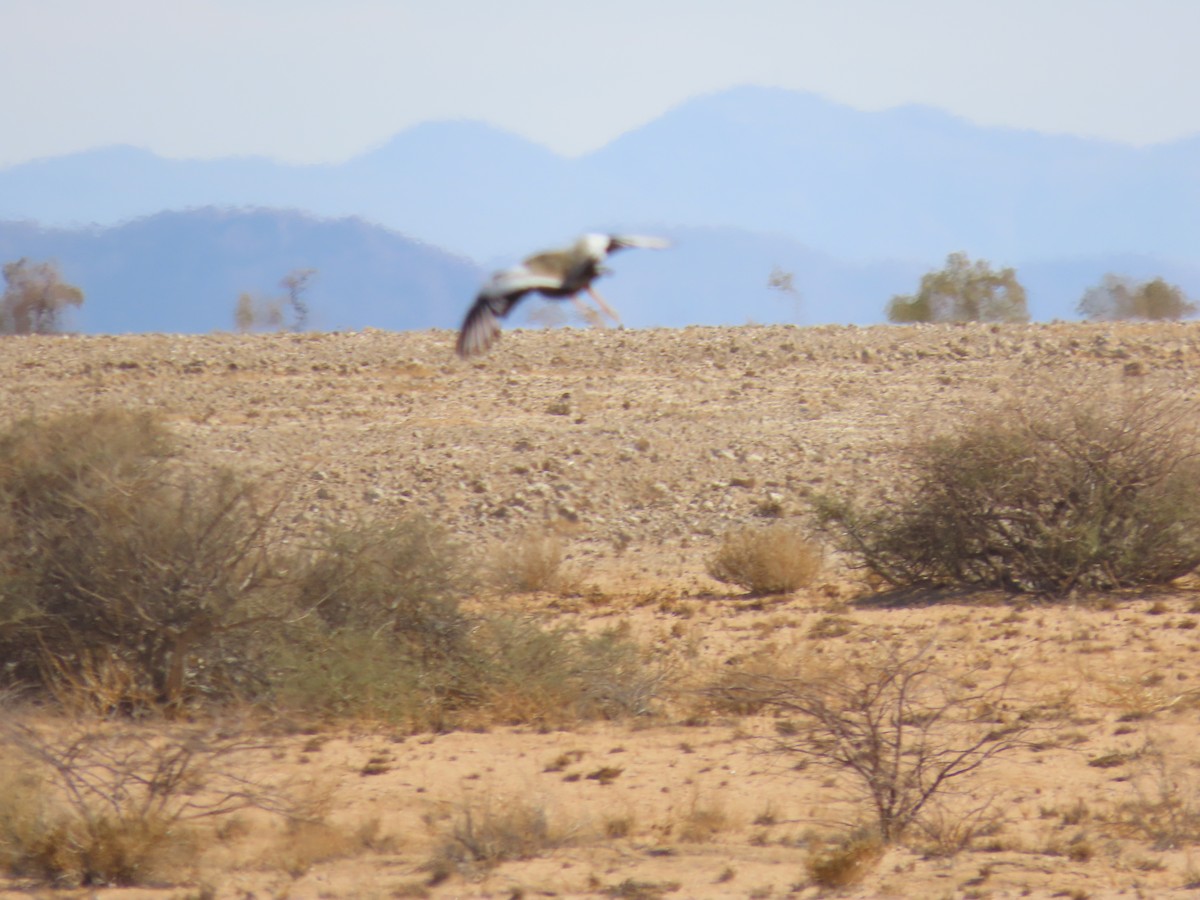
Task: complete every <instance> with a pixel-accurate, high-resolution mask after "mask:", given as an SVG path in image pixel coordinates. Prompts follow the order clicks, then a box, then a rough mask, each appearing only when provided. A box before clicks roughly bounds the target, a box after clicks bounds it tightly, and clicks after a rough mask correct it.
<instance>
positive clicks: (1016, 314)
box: [887, 253, 1029, 322]
mask: <svg viewBox="0 0 1200 900" xmlns="http://www.w3.org/2000/svg"><path fill="white" fill-rule="evenodd" d="M887 317H888V321H890V322H1028V321H1029V310H1028V308H1027V307H1026V305H1025V288H1023V287H1022V286H1021V284H1020V282H1018V281H1017V274H1016V272H1015V271H1014V270H1013V269H1011V268H1008V269H1001V270H1000V271H999V272H995V271H993V270H992V267H991V266H990V265H989V264H988V263H987V261H986V260H982V259H981V260H978V261H976V262H971V259H970V257H968V256H967V254H965V253H951V254H950V255H949V256H947V257H946V267H945V268H944V269H942V270H940V271H937V272H929V273H928V274H926V275H925V276H924V277H923V278H922V279H921V289H920V291H918V292H917V293H916V294H898V295H896V296H895V297H893V298H892V299H891V300H890V301H888V305H887Z"/></svg>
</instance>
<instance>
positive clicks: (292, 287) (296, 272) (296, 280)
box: [279, 269, 317, 331]
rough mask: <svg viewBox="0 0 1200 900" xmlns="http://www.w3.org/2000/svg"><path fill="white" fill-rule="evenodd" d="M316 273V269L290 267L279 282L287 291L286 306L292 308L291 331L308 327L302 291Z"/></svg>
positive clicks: (305, 301)
mask: <svg viewBox="0 0 1200 900" xmlns="http://www.w3.org/2000/svg"><path fill="white" fill-rule="evenodd" d="M316 274H317V270H316V269H292V271H291V272H289V273H288V274H287V275H285V276H284V277H283V280H282V281H280V282H279V285H280V287H282V288H283V289H284V290H285V291H287V301H288V306H289V307H291V310H292V325H291V329H292V331H304V329H305V328H307V327H308V301H307V300H305V298H304V292H305V291H307V290H308V284H309V282H310V281H312V280H313V278H314V277H316Z"/></svg>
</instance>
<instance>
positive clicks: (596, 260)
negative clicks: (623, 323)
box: [457, 234, 668, 358]
mask: <svg viewBox="0 0 1200 900" xmlns="http://www.w3.org/2000/svg"><path fill="white" fill-rule="evenodd" d="M666 246H668V244H667V242H666V241H664V240H663V239H662V238H656V237H644V236H639V235H618V234H585V235H584V236H583V237H581V238H580V239H579V240H577V241H576V242H575V243H574V244H572V245H571V246H570V247H566V248H564V249H561V250H546V251H543V252H542V253H537V254H535V255H533V256H530V257H527V258H526V259H525V261H524V262H522V263H521V264H520V265H517V266H513V267H512V268H510V269H502V270H500V271H499V272H497V273H496V274H494V275H493V276H492V277H491V278H490V279H489V280H488V282H487V284H485V285H484V286H483V288H482V290H480V292H479V295H478V296H477V297H476V298H475V302H474V304H472V306H471V308H470V310H468V311H467V315H466V318H464V319H463V324H462V328H461V330H460V331H459V334H458V344H457V351H458V355H459V356H461V357H464V358H466V357H469V356H474V355H476V354H478V353H483V352H484V351H485V350H487V349H488V347H490V346H491V345H492V344H493V343H494V342H495V340H496V338H497V337H498V336H499V335H500V319H502V318H504V317H505V316H507V315H508V313H509V311H510V310H511V309H512V308H513V307H514V306H516V305H517V303H518V302H520V300H521V299H522V298H523V297H524V296H525V295H526V294H541V295H542V296H545V297H550V298H552V299H556V300H561V299H565V298H567V297H571V298H575V297H576V295H577V294H578V293H579V292H580V291H587V292H588V293H589V294H591V295H592V297H593V298H594V299H595V300H596V302H597V303H598V304H599V305H600V307H601V308H602V309H603V310H604V311H605V312H606V313H608V315H609V316H610V317H611V318H612V319H614V320H617V314H616V313H615V312H613V310H612V309H611V308H610V307H609V305H608V304H607V303H605V302H604V299H603V298H602V297H601V296H600V295H599V294H598V293H597V292H596V289H595V288H593V287H592V282H593V281H595V280H596V279H597V278H599V277H600V276H601V275H604V274H607V270H606V269H605V268H604V266H603V262H604V260H605V259H607V258H608V255H609V254H610V253H613V252H615V251H617V250H621V249H623V248H625V247H645V248H649V249H656V250H657V249H661V248H663V247H666ZM576 302H578V301H576Z"/></svg>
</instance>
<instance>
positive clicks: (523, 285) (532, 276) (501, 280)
mask: <svg viewBox="0 0 1200 900" xmlns="http://www.w3.org/2000/svg"><path fill="white" fill-rule="evenodd" d="M557 287H562V279H561V278H556V277H554V276H552V275H539V274H538V273H537V272H531V271H530V270H529V269H527V268H526V267H525V266H513V267H512V268H511V269H504V270H502V271H500V272H497V273H496V274H495V275H493V276H492V277H491V279H489V280H488V283H487V284H485V285H484V286H483V290H482V291H481V293H482V294H483V295H484V296H486V297H507V296H508V295H509V294H517V293H520V292H521V291H536V290H540V289H542V288H557Z"/></svg>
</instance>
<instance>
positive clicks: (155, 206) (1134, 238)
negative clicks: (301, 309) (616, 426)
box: [0, 88, 1200, 331]
mask: <svg viewBox="0 0 1200 900" xmlns="http://www.w3.org/2000/svg"><path fill="white" fill-rule="evenodd" d="M164 210H169V211H171V212H170V213H163V211H164ZM297 211H300V212H297ZM2 219H7V220H10V224H8V225H4V226H0V256H2V258H3V259H4V260H8V259H11V258H14V257H15V256H20V255H26V256H34V257H40V256H53V257H55V258H57V259H58V260H59V261H60V263H61V264H62V265H63V267H64V270H65V271H66V273H67V274H68V276H69V277H70V278H71V280H73V281H74V282H75V283H77V284H79V285H80V286H81V287H82V288H83V289H84V291H85V293H86V294H87V297H88V299H87V301H86V302H85V304H84V307H83V309H82V310H81V312H80V315H79V320H80V327H81V328H83V329H84V330H96V331H109V330H174V331H199V330H211V329H212V328H214V327H228V325H229V324H230V323H231V321H232V320H231V315H232V313H231V310H232V306H233V303H234V302H235V301H236V297H237V294H238V293H240V292H241V291H245V290H258V291H269V290H271V289H273V288H274V287H275V285H276V283H277V282H278V279H279V278H281V277H282V276H283V275H285V274H286V273H287V272H288V271H290V270H291V269H293V268H296V267H310V268H316V269H318V270H319V273H320V274H319V276H318V280H317V281H315V282H314V284H313V288H312V297H311V299H312V301H313V305H314V313H315V314H316V316H315V318H314V322H313V324H314V326H317V327H358V326H360V325H364V324H370V325H376V326H378V327H389V328H414V327H427V326H429V325H453V324H456V323H457V318H458V316H459V315H460V314H461V311H462V308H463V307H464V306H465V305H466V303H468V302H469V299H470V296H471V295H472V294H473V292H474V290H475V289H476V287H477V283H478V278H479V277H480V276H481V274H482V272H483V270H484V269H486V268H490V267H492V266H495V265H499V264H501V263H505V262H507V261H509V260H510V259H511V258H514V257H518V256H520V255H523V254H524V253H525V252H528V251H531V250H534V249H538V248H539V247H542V246H544V245H552V244H555V243H557V242H560V241H563V240H564V239H569V238H571V237H572V236H574V235H575V234H577V233H579V232H580V231H582V230H586V229H610V228H612V229H625V230H639V231H650V232H652V233H664V234H667V235H669V236H672V237H673V238H674V239H675V240H676V243H677V248H676V250H674V251H672V252H671V253H664V254H637V253H632V252H631V253H629V254H627V255H622V256H620V257H618V258H617V259H616V260H614V268H615V269H617V270H618V272H619V278H618V279H617V280H614V281H613V282H612V284H611V287H610V288H606V287H604V286H603V285H602V287H601V290H603V291H605V293H606V295H607V296H609V299H610V300H611V301H612V302H613V304H614V305H616V306H617V307H618V308H619V309H620V311H621V312H622V314H623V315H624V316H625V320H626V322H627V323H628V324H630V325H650V324H662V325H681V324H688V323H693V322H694V323H712V324H718V323H722V324H724V323H731V322H732V323H739V322H744V321H747V320H754V321H799V322H804V323H808V324H816V323H818V322H828V321H835V322H857V323H864V324H865V323H868V322H874V321H879V320H880V319H881V318H882V315H883V309H884V307H885V304H886V302H887V300H888V298H889V297H890V296H891V295H892V294H895V293H902V292H911V291H913V290H914V289H915V288H916V286H917V281H918V279H919V277H920V274H921V273H922V272H924V271H927V270H929V269H930V268H934V267H938V266H940V265H941V263H942V262H943V261H944V259H945V256H946V254H947V253H949V252H951V251H955V250H965V251H967V252H968V253H970V254H971V255H972V256H975V257H983V258H986V259H988V260H989V261H991V262H992V263H993V264H994V265H996V266H1003V265H1014V266H1016V267H1017V269H1018V276H1019V277H1020V279H1021V280H1022V282H1023V283H1025V285H1026V287H1027V288H1028V290H1029V295H1030V304H1031V308H1032V311H1033V313H1034V315H1035V317H1036V318H1043V319H1045V318H1055V317H1058V318H1066V317H1071V316H1072V315H1073V309H1074V306H1075V303H1076V302H1077V301H1078V299H1079V297H1080V295H1081V294H1082V293H1083V291H1084V290H1085V289H1086V288H1087V287H1089V286H1090V285H1092V284H1095V283H1096V282H1098V281H1099V279H1100V277H1101V276H1102V275H1103V274H1104V273H1105V272H1108V271H1113V272H1118V273H1121V274H1125V275H1129V276H1131V277H1135V278H1144V277H1152V276H1159V275H1161V276H1162V277H1165V278H1167V280H1169V281H1173V282H1174V283H1178V284H1180V285H1181V286H1182V287H1183V288H1184V289H1185V290H1186V291H1187V292H1188V293H1189V294H1190V295H1191V296H1193V297H1196V296H1198V295H1200V136H1197V137H1195V138H1191V139H1187V140H1183V141H1177V142H1174V143H1171V144H1163V145H1158V146H1155V147H1149V148H1144V149H1138V148H1132V147H1128V146H1124V145H1119V144H1113V143H1108V142H1103V141H1094V140H1085V139H1080V138H1071V137H1061V136H1049V135H1044V134H1037V133H1033V132H1023V131H1013V130H1008V129H997V128H982V127H977V126H974V125H972V124H970V123H968V122H966V121H964V120H962V119H958V118H955V117H952V116H949V115H946V114H943V113H940V112H937V111H934V110H930V109H926V108H919V107H905V108H899V109H893V110H889V111H886V112H878V113H864V112H858V111H855V110H852V109H849V108H847V107H843V106H839V105H837V104H834V103H830V102H828V101H824V100H821V99H819V98H817V97H814V96H811V95H808V94H803V93H797V92H790V91H783V90H777V89H764V88H738V89H733V90H729V91H724V92H721V93H718V94H714V95H710V96H707V97H701V98H697V99H695V100H692V101H689V102H687V103H685V104H683V105H681V106H679V107H677V108H676V109H674V110H672V111H670V112H668V113H667V114H665V115H664V116H662V117H661V118H659V119H658V120H656V121H654V122H651V123H650V124H648V125H646V126H644V127H642V128H639V129H637V130H635V131H632V132H630V133H628V134H626V135H624V136H622V137H620V138H618V139H617V140H616V141H614V142H612V143H611V144H609V145H608V146H606V147H604V148H602V149H600V150H598V151H596V152H594V153H591V154H588V155H586V156H583V157H580V158H577V159H567V158H563V157H559V156H556V155H555V154H553V153H551V152H550V151H548V150H546V149H544V148H542V147H539V146H537V145H535V144H532V143H530V142H528V141H525V140H523V139H521V138H519V137H516V136H514V135H511V134H508V133H505V132H503V131H500V130H497V129H494V128H491V127H489V126H485V125H481V124H475V123H466V122H443V123H430V124H426V125H421V126H417V127H415V128H411V129H408V130H406V131H404V132H401V133H400V134H399V135H397V136H396V137H395V138H394V139H392V140H391V141H390V142H389V143H387V144H386V145H384V146H383V147H381V148H379V149H377V150H375V151H373V152H371V153H368V154H365V155H363V156H360V157H357V158H355V159H352V160H349V161H348V162H345V163H342V164H339V165H324V166H292V165H284V164H278V163H274V162H270V161H267V160H263V159H224V160H214V161H206V162H199V161H179V160H166V159H162V158H159V157H156V156H154V155H153V154H150V153H148V152H145V151H141V150H136V149H133V148H127V147H114V148H107V149H103V150H96V151H92V152H87V153H79V154H75V155H72V156H66V157H61V158H57V159H49V160H43V161H38V162H32V163H26V164H23V165H18V166H13V167H10V168H8V169H4V170H0V220H2ZM131 220H132V221H131ZM30 223H37V225H36V226H35V225H33V224H30ZM39 226H40V227H39ZM64 228H65V229H67V230H63V229H64ZM418 239H419V241H421V242H424V243H418V242H417V241H418ZM436 248H441V249H436ZM471 260H474V261H477V262H471ZM775 266H779V267H781V268H783V269H785V270H787V271H791V272H792V273H793V274H794V276H795V284H796V287H797V288H798V291H799V299H798V300H797V299H796V298H795V297H793V296H790V295H787V294H783V293H780V292H778V291H770V290H768V289H767V287H766V281H767V277H768V275H769V273H770V271H771V269H772V268H773V267H775Z"/></svg>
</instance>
